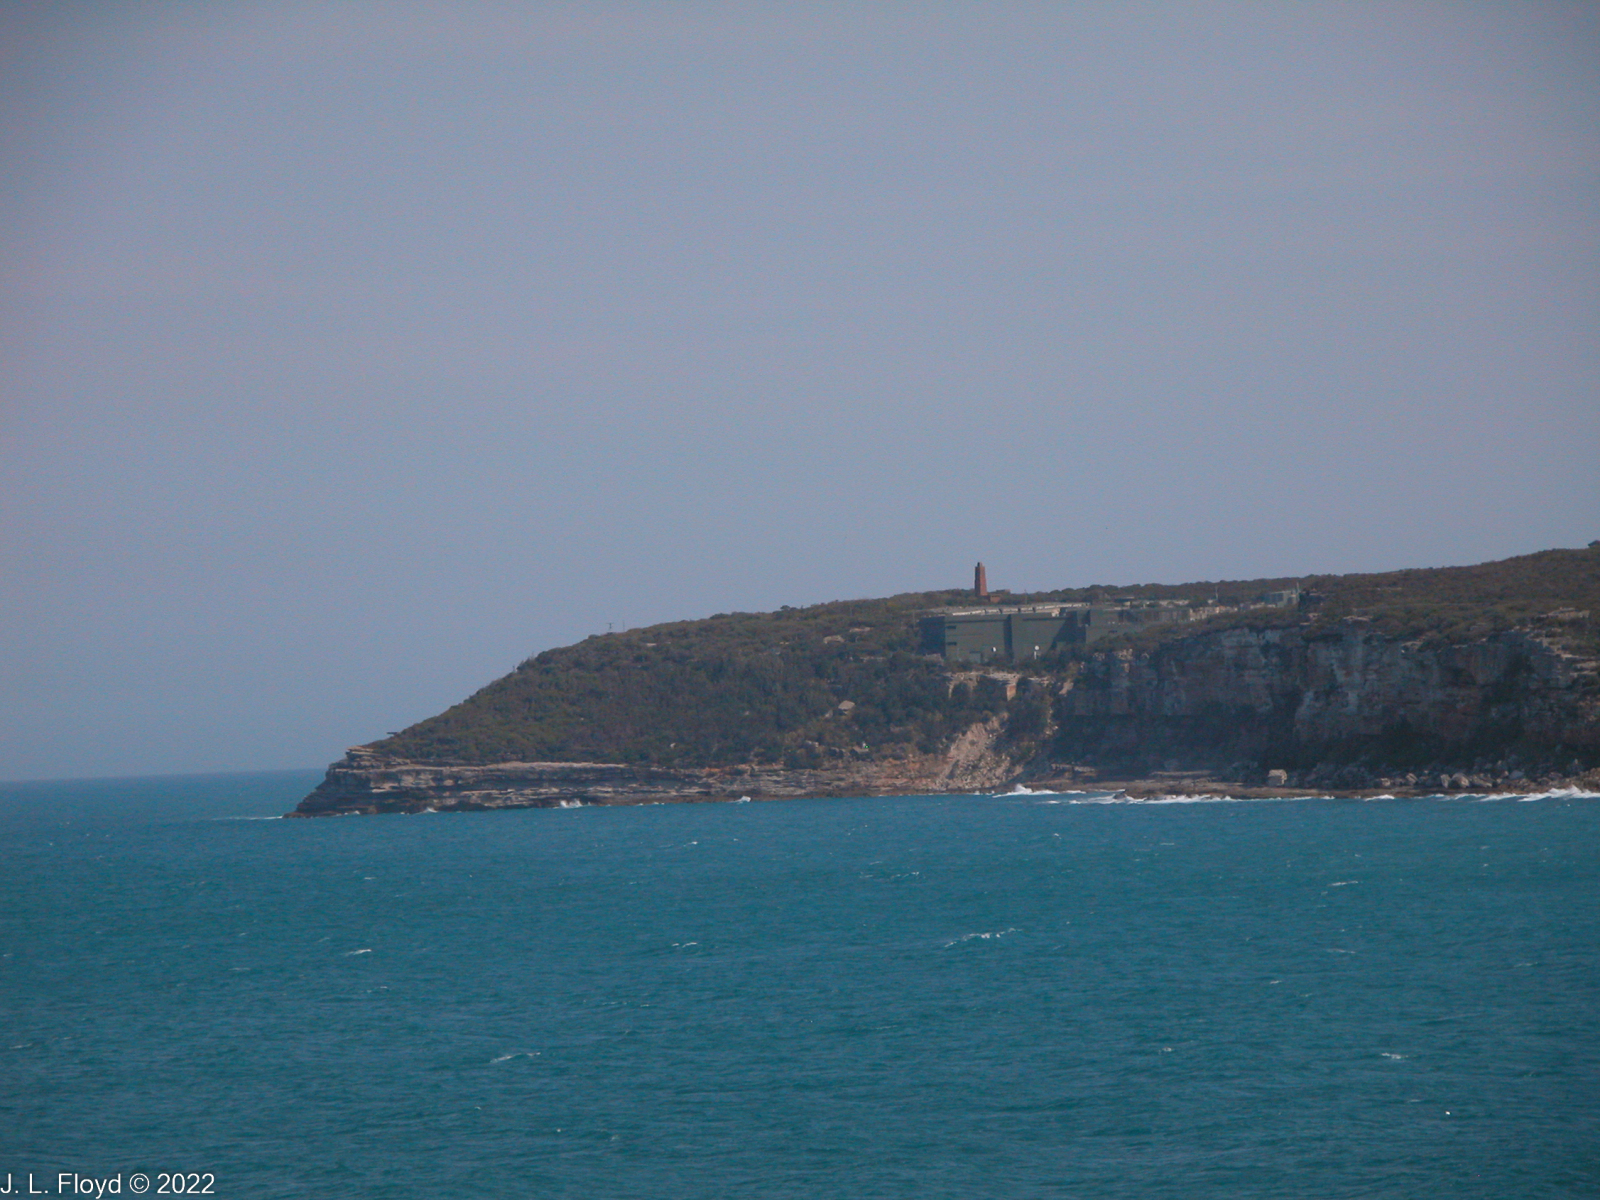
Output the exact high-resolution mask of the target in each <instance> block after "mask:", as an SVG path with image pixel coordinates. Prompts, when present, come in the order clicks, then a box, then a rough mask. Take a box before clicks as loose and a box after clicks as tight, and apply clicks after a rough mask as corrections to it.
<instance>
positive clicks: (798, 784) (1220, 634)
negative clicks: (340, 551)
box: [294, 617, 1600, 816]
mask: <svg viewBox="0 0 1600 1200" xmlns="http://www.w3.org/2000/svg"><path fill="white" fill-rule="evenodd" d="M1589 644H1592V643H1586V642H1570V641H1564V640H1563V638H1562V636H1561V632H1560V630H1559V629H1558V628H1556V629H1541V628H1539V627H1538V626H1536V625H1531V626H1529V627H1526V628H1519V629H1511V630H1506V631H1504V632H1499V633H1495V634H1492V635H1490V636H1486V637H1482V638H1479V639H1477V640H1472V641H1453V642H1452V641H1445V640H1442V639H1436V640H1433V641H1423V640H1405V639H1401V638H1397V637H1393V636H1390V635H1388V634H1386V633H1384V632H1382V631H1380V630H1379V629H1378V628H1376V627H1375V626H1374V624H1373V623H1372V622H1370V621H1367V620H1363V619H1361V618H1359V617H1352V618H1345V619H1343V620H1339V621H1318V620H1316V619H1308V620H1304V621H1302V622H1300V623H1297V624H1283V625H1277V626H1264V627H1261V628H1254V627H1249V626H1235V627H1231V628H1226V629H1218V630H1212V631H1202V632H1196V633H1193V634H1190V635H1188V636H1182V637H1176V638H1170V639H1168V640H1166V641H1163V642H1161V643H1160V644H1157V645H1154V646H1153V647H1152V648H1149V649H1146V650H1144V651H1139V650H1136V649H1134V648H1131V647H1128V646H1124V647H1123V648H1121V649H1116V650H1106V651H1103V652H1100V653H1096V654H1091V655H1088V656H1087V657H1080V658H1078V659H1075V660H1073V661H1070V662H1064V661H1057V662H1056V663H1055V664H1054V665H1053V666H1049V667H1045V666H1043V665H1038V664H1014V665H1013V666H1012V667H1011V669H1009V670H1006V671H999V670H984V671H976V672H974V671H959V672H951V673H950V674H949V675H948V677H947V679H946V683H945V687H944V692H945V693H946V695H948V696H952V697H955V696H967V697H972V696H980V695H981V696H984V697H987V699H986V700H985V701H984V703H985V705H986V707H985V709H984V710H983V713H982V716H981V719H979V720H973V719H972V716H973V710H972V709H971V708H970V707H968V708H956V709H954V710H953V711H955V712H959V713H963V714H965V715H962V716H960V717H959V718H957V717H952V718H950V719H949V721H948V722H947V724H946V725H945V729H946V730H947V731H948V732H947V733H946V734H945V735H943V744H942V745H941V744H939V742H938V739H934V740H932V741H931V742H930V741H928V740H923V741H922V742H921V743H920V745H918V744H917V743H916V742H914V741H913V740H910V739H907V738H904V737H902V738H901V740H899V741H894V740H880V741H879V742H878V743H877V744H875V745H869V744H868V743H867V742H866V741H855V740H851V741H850V742H848V743H847V744H845V745H840V744H833V745H823V744H821V743H819V742H817V741H807V742H805V743H803V744H802V746H801V747H800V749H799V750H798V751H797V752H796V754H794V755H792V756H790V757H788V759H787V761H788V762H789V763H790V765H789V766H783V765H779V764H775V763H771V762H766V761H754V758H755V757H756V756H751V757H752V761H749V762H745V763H733V764H724V765H716V766H700V767H692V768H691V767H669V766H649V765H630V764H624V763H615V762H521V761H507V762H490V763H483V762H477V763H467V762H451V761H437V760H435V761H428V762H418V761H408V760H407V759H405V758H404V757H403V756H399V755H396V754H394V753H392V752H391V751H389V750H386V749H385V748H384V746H383V744H381V743H380V744H379V745H378V746H377V747H356V748H354V749H352V750H351V751H350V752H349V753H348V754H347V755H346V757H345V758H344V759H342V760H341V761H339V762H337V763H334V764H333V765H332V766H331V767H330V768H329V769H328V774H327V777H326V779H325V780H324V781H323V783H322V784H321V785H320V786H319V787H318V788H317V789H316V790H315V791H314V792H312V793H311V795H309V796H308V797H306V799H305V800H304V801H303V802H302V803H301V805H300V806H299V808H298V809H297V810H296V812H295V814H294V815H296V816H332V815H341V814H350V813H381V812H421V811H427V810H440V811H442V810H473V809H492V808H507V807H559V806H574V805H594V804H601V805H606V804H645V803H655V802H664V801H671V802H696V801H717V800H724V801H726V800H736V799H739V798H742V797H749V798H751V799H780V798H789V797H801V796H876V795H905V794H918V793H940V792H973V791H989V792H992V791H999V790H1002V789H1004V788H1007V787H1010V786H1013V785H1015V784H1041V783H1043V784H1047V785H1050V786H1073V785H1075V784H1081V783H1084V782H1086V781H1090V780H1095V781H1097V782H1098V783H1104V782H1105V781H1108V780H1120V781H1124V783H1125V784H1126V786H1128V787H1129V788H1130V791H1131V792H1140V793H1144V794H1150V793H1153V792H1155V791H1159V790H1160V789H1162V788H1166V787H1169V786H1173V785H1174V784H1175V782H1178V781H1183V780H1187V781H1188V782H1187V783H1185V784H1184V786H1189V784H1194V785H1196V786H1198V785H1199V782H1200V781H1205V782H1206V784H1207V786H1227V787H1230V788H1240V789H1243V788H1253V789H1261V788H1262V787H1263V786H1265V787H1266V788H1269V789H1270V788H1290V789H1296V790H1299V791H1301V792H1303V791H1306V790H1323V791H1328V790H1333V791H1336V792H1340V793H1358V792H1361V791H1363V790H1365V791H1366V792H1368V793H1373V792H1376V791H1377V790H1379V789H1382V790H1384V791H1393V792H1394V793H1395V794H1404V793H1405V792H1407V791H1409V792H1412V793H1417V794H1420V793H1423V792H1428V791H1437V790H1445V791H1452V790H1453V791H1465V790H1469V789H1470V790H1489V789H1494V790H1519V789H1524V788H1526V789H1532V788H1535V787H1538V786H1545V787H1548V786H1555V785H1558V784H1559V783H1560V782H1561V781H1567V782H1572V781H1576V780H1578V779H1579V778H1580V777H1583V778H1585V779H1587V778H1589V777H1591V776H1593V775H1594V772H1595V769H1596V768H1597V767H1600V662H1597V660H1596V659H1595V658H1593V657H1587V656H1585V654H1583V653H1579V652H1575V651H1574V650H1573V649H1571V648H1569V647H1570V646H1571V645H1589ZM918 663H919V664H920V665H919V666H918V669H920V670H923V671H926V670H927V664H926V662H925V661H924V660H918ZM1030 668H1031V669H1030ZM937 688H938V685H937V680H935V681H934V691H933V696H934V699H933V700H932V701H930V702H929V703H934V704H936V703H937V702H938V701H937V696H938V690H937ZM955 703H956V701H952V704H955ZM857 709H858V706H857V705H856V703H855V702H853V701H848V700H846V701H840V702H837V703H835V704H833V705H832V706H831V715H829V716H828V717H827V718H826V720H827V721H829V722H832V723H833V724H832V725H831V726H830V728H835V727H836V728H837V729H838V730H842V729H845V728H849V727H850V726H847V725H845V724H844V723H845V722H854V721H855V720H856V719H857V718H856V716H855V715H854V714H855V712H856V710H857ZM746 715H748V714H746ZM891 732H892V730H891ZM797 763H798V764H800V765H795V764H797ZM1585 772H1589V775H1587V776H1586V775H1585V774H1584V773H1585ZM1113 786H1120V785H1118V784H1113ZM1580 786H1588V785H1587V784H1580ZM1235 794H1240V793H1239V792H1237V791H1236V792H1235Z"/></svg>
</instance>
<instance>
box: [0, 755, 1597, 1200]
mask: <svg viewBox="0 0 1600 1200" xmlns="http://www.w3.org/2000/svg"><path fill="white" fill-rule="evenodd" d="M316 779H317V776H316V775H315V774H314V773H295V774H277V775H256V776H231V777H211V778H188V779H165V780H149V779H146V780H130V781H115V782H95V783H76V784H65V783H57V784H35V785H7V786H5V787H4V788H0V847H3V851H4V858H3V860H0V861H3V868H4V880H5V890H4V897H5V899H4V907H3V922H0V943H3V944H0V955H3V957H0V1020H3V1026H4V1028H3V1033H0V1039H3V1040H0V1081H3V1082H0V1186H3V1185H4V1184H5V1182H6V1175H7V1173H9V1174H10V1176H11V1178H12V1180H14V1181H15V1187H16V1188H17V1189H18V1190H23V1183H24V1182H25V1178H26V1175H27V1174H28V1173H32V1175H33V1178H34V1181H35V1183H34V1186H35V1187H36V1188H38V1189H42V1190H53V1189H54V1188H55V1187H56V1184H57V1175H58V1173H59V1172H62V1171H65V1172H72V1173H76V1174H78V1175H81V1176H92V1177H101V1178H105V1177H109V1176H113V1175H116V1174H118V1173H121V1174H122V1176H123V1178H124V1181H126V1180H127V1179H129V1178H130V1177H131V1173H132V1172H143V1173H146V1174H148V1175H150V1176H151V1177H152V1179H154V1178H156V1177H157V1174H158V1173H160V1172H174V1171H178V1172H204V1173H209V1174H211V1175H213V1176H214V1177H215V1180H216V1183H215V1186H214V1189H213V1192H212V1194H214V1195H219V1196H227V1197H289V1196H314V1197H343V1196H352V1197H357V1196H359V1197H501V1196H504V1197H574V1198H577V1197H582V1198H584V1200H606V1198H611V1197H616V1198H631V1197H640V1198H645V1197H648V1198H651V1200H660V1198H669V1197H707V1198H711V1197H718V1198H722V1197H730V1198H733V1197H848V1198H860V1200H867V1198H872V1197H896V1198H900V1197H905V1198H911V1197H916V1198H919V1200H921V1198H925V1197H994V1198H1007V1200H1009V1198H1017V1200H1021V1198H1036V1197H1073V1198H1092V1197H1167V1196H1171V1197H1202V1198H1204V1197H1219V1198H1220V1197H1229V1198H1238V1197H1295V1198H1297V1200H1299V1198H1304V1197H1408V1198H1410V1197H1434V1196H1471V1197H1496V1198H1497V1200H1503V1198H1506V1197H1541V1196H1593V1195H1596V1194H1600V1003H1597V1001H1600V798H1594V797H1584V796H1578V795H1567V796H1560V795H1557V796H1550V797H1546V798H1543V799H1538V800H1533V801H1526V802H1523V801H1517V800H1511V799H1490V800H1473V799H1462V798H1454V799H1435V800H1420V801H1418V800H1411V801H1368V802H1345V801H1328V800H1302V801H1287V802H1256V803H1244V802H1213V803H1188V804H1105V803H1091V802H1085V801H1092V800H1094V799H1095V798H1094V797H1081V796H1080V797H1072V796H1043V795H1023V796H1007V797H998V798H995V797H983V796H954V797H920V798H908V799H875V800H817V801H795V802H788V803H772V804H762V803H757V804H716V805H709V804H708V805H661V806H652V807H640V808H582V809H573V810H524V811H511V812H498V813H477V814H461V815H420V816H412V817H402V816H394V817H374V818H343V819H329V820H316V821H283V820H259V819H251V818H258V817H272V816H275V815H277V814H279V813H282V812H284V811H286V810H288V809H289V808H291V807H292V806H293V804H294V803H295V802H296V801H297V800H298V799H299V798H300V796H301V795H303V794H304V793H305V792H306V791H307V790H308V789H309V788H310V787H311V786H312V785H313V784H314V783H315V782H316ZM124 1194H128V1189H127V1187H126V1182H125V1183H124ZM152 1194H154V1189H152Z"/></svg>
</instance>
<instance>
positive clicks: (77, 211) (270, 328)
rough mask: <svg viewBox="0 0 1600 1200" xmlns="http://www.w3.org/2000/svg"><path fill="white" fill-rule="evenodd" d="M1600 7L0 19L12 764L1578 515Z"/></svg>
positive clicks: (1390, 554)
mask: <svg viewBox="0 0 1600 1200" xmlns="http://www.w3.org/2000/svg"><path fill="white" fill-rule="evenodd" d="M1597 51H1600V7H1597V6H1595V5H1593V4H1589V3H1582V4H1546V3H1525V2H1519V3H1509V4H1503V5H1487V4H1468V3H1444V4H1403V3H1386V4H1354V3H1352V4H1333V3H1306V4H1298V3H1297V4H1285V3H1279V2H1277V0H1274V2H1272V3H1265V4H1210V3H1205V4H1181V3H1157V4H1148V5H1143V4H1126V3H1094V4H1074V3H1060V4H1003V3H972V4H938V3H926V2H918V3H907V4H899V5H897V4H881V3H872V4H866V3H862V4H809V3H808V4H790V3H784V4H771V5H766V4H755V3H740V4H715V5H713V4H693V3H689V4H667V3H654V4H624V3H615V4H605V3H593V4H572V5H559V4H496V3H474V4H465V5H461V4H401V3H394V4H376V3H339V4H290V3H229V4H214V3H200V4H163V3H148V4H133V3H127V4H114V3H109V4H108V3H92V4H81V5H75V4H55V3H51V4H36V5H32V4H7V5H5V6H4V7H3V8H0V115H3V121H0V155H3V160H0V162H3V168H4V169H3V171H0V272H3V281H0V282H3V288H0V326H3V330H4V337H5V344H4V355H3V360H0V489H3V490H0V499H3V505H4V508H3V517H0V544H3V563H4V575H3V580H0V600H3V603H4V611H5V619H4V628H3V630H0V675H3V684H0V777H10V778H19V777H39V776H71V775H87V774H115V773H134V772H158V771H184V770H210V769H231V768H255V767H274V766H315V765H319V764H322V763H325V762H327V761H328V760H330V759H332V758H335V757H337V756H338V755H339V754H341V753H342V752H343V750H344V748H345V746H347V745H349V744H352V743H355V742H360V741H367V740H370V739H372V738H374V737H378V736H381V735H382V734H384V733H385V732H386V731H388V730H392V729H399V728H400V727H401V726H402V725H405V724H407V723H409V722H411V721H414V720H416V719H418V718H420V717H423V716H426V715H428V714H430V713H432V712H435V711H437V710H439V709H441V708H443V707H445V706H446V705H448V704H449V703H452V702H453V701H455V700H457V699H460V698H461V697H463V696H464V695H466V694H467V693H468V692H470V691H472V690H473V689H475V688H476V687H478V686H481V685H482V684H483V683H486V682H487V681H489V680H490V679H492V678H494V677H495V676H497V675H500V674H502V673H503V672H505V671H506V670H509V669H510V668H511V667H512V666H514V665H515V664H516V663H517V662H518V661H519V660H520V659H521V658H522V657H524V656H525V655H527V654H529V653H531V652H534V651H536V650H539V649H543V648H545V647H548V646H552V645H560V644H564V643H567V642H570V641H574V640H576V639H578V638H580V637H582V636H584V635H586V634H588V633H591V632H596V631H602V630H604V629H606V627H607V625H608V624H615V625H617V626H618V627H621V626H623V625H637V624H643V623H646V622H652V621H659V620H666V619H673V618H682V617H695V616H703V615H707V614H710V613H713V612H717V611H726V610H733V609H747V610H754V609H768V608H774V607H776V606H778V605H780V604H804V603H809V602H813V601H818V600H827V599H836V598H841V597H849V596H864V595H882V594H888V593H892V592H897V591H905V590H913V589H925V588H935V587H943V586H953V585H960V584H964V583H965V582H966V581H968V580H969V579H970V571H971V567H972V563H973V560H974V559H976V558H979V557H982V558H983V559H984V560H985V561H986V562H987V563H988V565H989V578H990V581H991V583H992V584H993V585H994V586H997V587H1009V588H1013V589H1028V588H1045V587H1054V586H1068V585H1079V584H1087V583H1091V582H1108V583H1117V582H1138V581H1146V580H1162V581H1181V580H1188V579H1203V578H1240V577H1250V576H1261V575H1292V574H1302V573H1312V572H1324V571H1366V570H1383V569H1388V568H1393V567H1401V566H1425V565H1443V564H1449V563H1465V562H1475V561H1481V560H1484V559H1490V558H1496V557H1503V556H1506V555H1511V554H1516V553H1522V552H1526V551H1530V550H1535V549H1541V548H1545V547H1549V546H1558V545H1566V546H1572V545H1582V544H1584V543H1586V542H1587V541H1589V540H1590V539H1591V538H1594V537H1600V478H1597V472H1596V461H1597V453H1596V452H1597V450H1600V397H1597V387H1596V384H1597V377H1600V372H1597V357H1600V356H1597V352H1596V332H1597V330H1600V303H1597V295H1596V290H1597V284H1600V271H1597V265H1600V264H1597V261H1596V260H1597V247H1600V238H1597V234H1600V206H1597V194H1600V189H1597V176H1600V122H1597V115H1600V113H1597V109H1600V82H1597V68H1600V53H1597Z"/></svg>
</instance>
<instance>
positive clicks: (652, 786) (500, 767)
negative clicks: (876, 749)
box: [287, 747, 937, 817]
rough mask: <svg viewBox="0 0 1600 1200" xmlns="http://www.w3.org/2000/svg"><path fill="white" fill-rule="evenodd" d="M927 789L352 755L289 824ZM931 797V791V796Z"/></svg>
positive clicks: (772, 775)
mask: <svg viewBox="0 0 1600 1200" xmlns="http://www.w3.org/2000/svg"><path fill="white" fill-rule="evenodd" d="M927 782H928V781H927V780H926V779H924V778H922V777H921V775H920V774H917V776H916V778H914V779H913V778H906V777H904V776H903V775H902V776H897V775H896V774H895V773H894V772H892V771H888V772H886V771H885V770H883V769H882V768H881V767H877V768H873V767H868V766H866V765H865V764H851V765H846V766H842V767H836V768H824V769H817V770H798V771H791V770H785V769H783V768H780V767H773V768H770V769H763V768H759V767H748V766H741V767H714V768H700V769H670V768H663V767H647V766H630V765H628V764H626V763H597V762H505V763H493V764H489V765H483V766H477V765H466V764H433V763H416V762H406V761H398V760H394V759H386V758H383V757H382V756H380V755H377V754H375V753H373V752H372V751H370V750H369V749H367V748H366V747H355V748H353V749H352V750H351V751H350V752H349V753H348V754H347V755H346V756H345V758H344V759H343V760H341V761H340V762H337V763H334V764H333V765H332V766H331V767H329V768H328V774H327V777H326V778H325V779H324V780H323V781H322V783H321V784H319V785H318V786H317V788H316V789H315V790H314V791H313V792H312V793H311V794H310V795H309V796H307V797H306V798H305V799H304V800H302V801H301V802H300V805H299V807H297V808H296V809H295V810H294V811H293V812H292V813H289V814H287V815H288V816H291V817H331V816H348V815H356V814H361V815H375V814H378V813H417V812H430V811H431V812H475V811H484V810H488V809H497V808H572V807H576V806H580V805H617V804H662V803H675V804H694V803H708V802H713V803H714V802H717V801H730V800H739V799H751V800H793V799H801V798H805V797H821V796H877V795H891V794H893V795H905V794H914V793H918V792H922V791H927V790H929V789H928V787H927V786H926V784H927ZM933 790H937V789H933Z"/></svg>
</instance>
